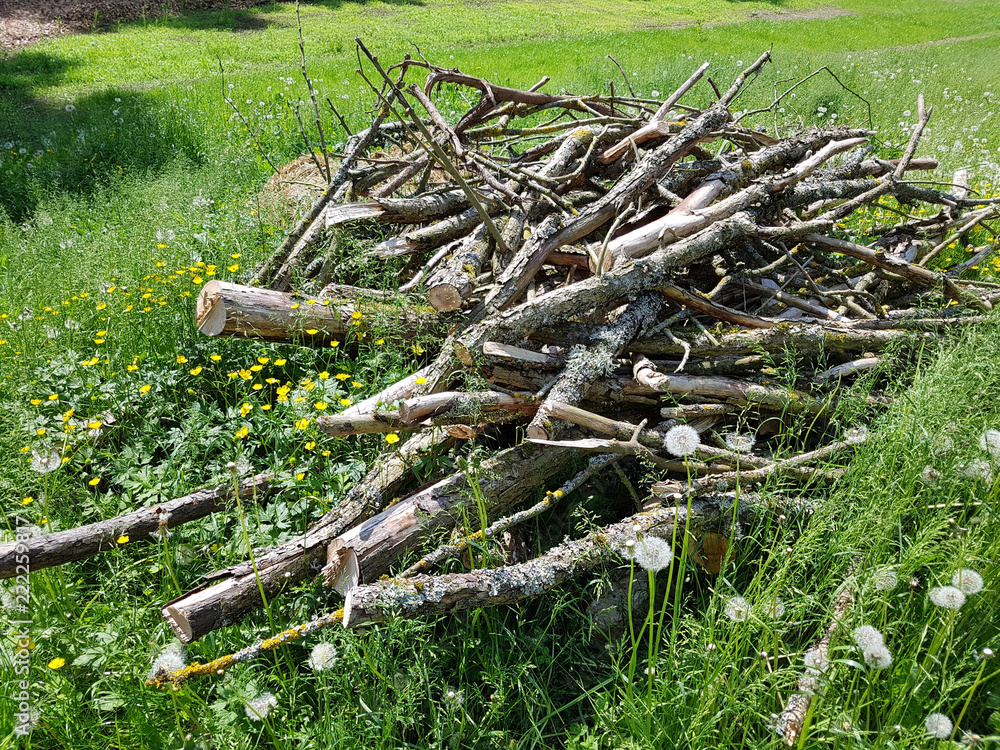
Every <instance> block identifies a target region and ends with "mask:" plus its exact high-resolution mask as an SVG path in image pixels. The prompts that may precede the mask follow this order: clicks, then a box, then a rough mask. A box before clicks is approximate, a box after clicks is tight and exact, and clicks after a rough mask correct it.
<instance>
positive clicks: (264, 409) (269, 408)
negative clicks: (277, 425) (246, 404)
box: [260, 404, 271, 411]
mask: <svg viewBox="0 0 1000 750" xmlns="http://www.w3.org/2000/svg"><path fill="white" fill-rule="evenodd" d="M260 410H261V411H271V405H270V404H264V405H263V406H261V407H260Z"/></svg>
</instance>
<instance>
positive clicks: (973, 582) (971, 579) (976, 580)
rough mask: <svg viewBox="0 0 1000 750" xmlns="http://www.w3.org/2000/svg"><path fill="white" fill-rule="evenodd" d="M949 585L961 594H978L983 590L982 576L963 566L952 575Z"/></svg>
mask: <svg viewBox="0 0 1000 750" xmlns="http://www.w3.org/2000/svg"><path fill="white" fill-rule="evenodd" d="M951 585H952V586H954V587H955V588H957V589H958V590H959V591H961V592H962V593H963V594H978V593H979V592H980V591H982V590H983V577H982V576H981V575H979V573H977V572H976V571H974V570H969V569H968V568H963V569H962V570H960V571H958V572H957V573H955V575H954V576H952V578H951Z"/></svg>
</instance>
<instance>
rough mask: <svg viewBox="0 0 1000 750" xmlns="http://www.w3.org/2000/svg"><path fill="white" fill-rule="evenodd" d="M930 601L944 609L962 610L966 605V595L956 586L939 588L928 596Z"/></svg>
mask: <svg viewBox="0 0 1000 750" xmlns="http://www.w3.org/2000/svg"><path fill="white" fill-rule="evenodd" d="M928 596H929V597H930V600H931V601H932V602H934V604H936V605H937V606H939V607H943V608H944V609H961V608H962V605H963V604H965V594H963V593H962V590H961V589H958V588H955V587H954V586H938V587H937V588H936V589H931V590H930V593H929V594H928Z"/></svg>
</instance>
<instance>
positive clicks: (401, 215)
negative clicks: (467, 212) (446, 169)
mask: <svg viewBox="0 0 1000 750" xmlns="http://www.w3.org/2000/svg"><path fill="white" fill-rule="evenodd" d="M468 206H469V199H468V198H466V197H465V194H464V193H463V192H462V191H461V190H449V191H447V192H444V193H430V194H428V195H421V196H417V197H415V198H382V199H380V200H376V201H369V202H367V203H341V204H338V205H336V206H330V207H329V208H327V209H326V212H325V213H324V214H323V219H324V221H325V222H326V226H327V227H328V228H329V227H333V226H337V225H339V224H346V223H347V222H350V221H359V220H362V219H374V220H376V221H378V222H379V223H380V224H418V223H423V222H425V221H433V220H435V219H441V218H444V217H445V216H450V215H451V214H454V213H458V212H459V211H462V210H463V209H466V208H468Z"/></svg>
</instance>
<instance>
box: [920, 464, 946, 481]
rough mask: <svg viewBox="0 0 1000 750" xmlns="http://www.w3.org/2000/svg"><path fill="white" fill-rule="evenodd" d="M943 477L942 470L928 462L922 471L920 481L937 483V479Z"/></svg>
mask: <svg viewBox="0 0 1000 750" xmlns="http://www.w3.org/2000/svg"><path fill="white" fill-rule="evenodd" d="M940 478H941V472H940V471H938V470H937V469H935V468H934V467H933V466H931V465H930V464H928V465H927V466H925V467H924V470H923V471H922V472H920V481H921V482H923V483H924V484H936V483H937V480H938V479H940Z"/></svg>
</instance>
